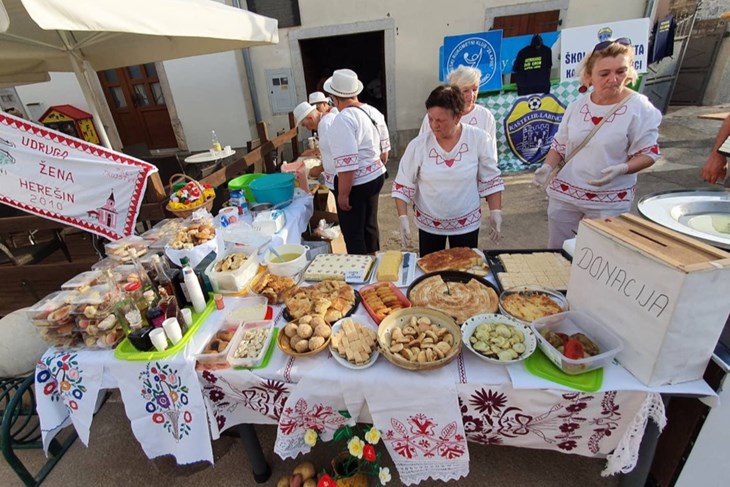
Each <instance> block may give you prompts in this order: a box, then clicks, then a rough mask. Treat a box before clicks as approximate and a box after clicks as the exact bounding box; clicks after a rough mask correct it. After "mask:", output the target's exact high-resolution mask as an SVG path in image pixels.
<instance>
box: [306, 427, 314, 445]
mask: <svg viewBox="0 0 730 487" xmlns="http://www.w3.org/2000/svg"><path fill="white" fill-rule="evenodd" d="M304 443H306V444H307V445H308V446H314V445H316V444H317V432H316V431H315V430H313V429H312V428H309V429H307V431H305V432H304Z"/></svg>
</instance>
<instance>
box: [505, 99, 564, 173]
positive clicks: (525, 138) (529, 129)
mask: <svg viewBox="0 0 730 487" xmlns="http://www.w3.org/2000/svg"><path fill="white" fill-rule="evenodd" d="M564 113H565V105H564V104H563V103H562V102H561V101H560V100H558V99H557V98H556V97H555V96H553V95H551V94H549V93H548V94H544V95H530V96H523V97H521V98H517V99H516V100H515V101H514V103H513V104H512V108H511V109H510V110H509V112H508V113H507V116H506V117H505V119H504V135H505V137H506V138H507V143H508V144H509V148H510V150H511V151H512V153H513V154H514V155H515V156H517V158H518V159H519V160H520V161H522V162H523V163H524V164H536V163H538V162H542V161H543V160H544V159H545V156H546V155H547V153H548V151H549V150H550V145H551V144H552V143H553V137H554V136H555V134H556V133H557V131H558V126H559V125H560V121H561V120H562V119H563V114H564Z"/></svg>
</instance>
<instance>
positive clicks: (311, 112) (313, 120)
mask: <svg viewBox="0 0 730 487" xmlns="http://www.w3.org/2000/svg"><path fill="white" fill-rule="evenodd" d="M298 115H299V116H298ZM335 116H336V113H331V112H330V113H322V112H320V111H319V110H317V109H316V108H314V107H313V106H312V105H310V104H309V103H307V102H306V101H304V102H302V103H300V104H299V105H297V107H296V108H295V109H294V119H295V120H296V123H297V125H301V126H303V127H305V128H308V129H309V130H311V131H312V132H315V131H316V132H317V134H318V135H319V157H320V159H321V160H322V171H323V173H324V184H325V185H326V186H327V187H328V188H329V189H330V190H334V189H335V163H334V160H333V159H332V151H331V149H330V144H329V137H328V132H329V128H330V126H331V125H332V122H333V121H334V119H335ZM307 152H308V151H305V152H304V153H302V154H303V155H306V153H307ZM318 174H319V173H318V172H317V168H313V169H312V170H311V171H310V173H309V175H310V176H318Z"/></svg>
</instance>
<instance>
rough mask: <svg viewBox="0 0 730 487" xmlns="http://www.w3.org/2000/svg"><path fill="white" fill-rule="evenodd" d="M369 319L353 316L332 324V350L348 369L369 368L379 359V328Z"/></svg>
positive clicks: (336, 358) (333, 354)
mask: <svg viewBox="0 0 730 487" xmlns="http://www.w3.org/2000/svg"><path fill="white" fill-rule="evenodd" d="M367 321H368V320H366V319H358V317H357V316H353V317H351V318H343V319H341V320H339V321H338V322H336V323H335V324H334V325H332V340H331V341H330V352H331V353H332V357H334V359H335V360H336V361H337V362H339V363H340V364H341V365H343V366H344V367H347V368H348V369H367V368H368V367H370V366H371V365H373V364H374V363H375V361H376V360H377V359H378V355H379V354H378V334H377V328H376V327H374V326H373V325H370V324H368V323H367Z"/></svg>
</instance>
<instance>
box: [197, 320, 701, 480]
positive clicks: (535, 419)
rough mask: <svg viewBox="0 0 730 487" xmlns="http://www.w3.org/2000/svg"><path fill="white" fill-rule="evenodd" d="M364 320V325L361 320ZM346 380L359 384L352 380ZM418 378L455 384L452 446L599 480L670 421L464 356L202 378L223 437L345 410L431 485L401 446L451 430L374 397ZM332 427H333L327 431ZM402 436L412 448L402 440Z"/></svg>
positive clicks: (636, 402)
mask: <svg viewBox="0 0 730 487" xmlns="http://www.w3.org/2000/svg"><path fill="white" fill-rule="evenodd" d="M358 319H362V317H360V316H358ZM283 324H285V320H284V319H283V318H282V317H279V318H278V320H277V326H282V325H283ZM515 367H522V365H515ZM348 374H357V375H353V376H352V377H351V378H348V377H349V376H348ZM420 375H422V376H423V377H424V378H425V382H426V383H428V379H429V378H433V380H434V382H433V384H442V383H445V382H446V381H444V378H445V377H449V380H450V381H451V384H453V386H454V387H455V389H456V393H457V396H458V407H459V414H458V416H457V417H458V418H460V424H457V425H456V431H454V432H453V435H454V437H455V436H456V435H463V436H465V437H466V439H468V441H470V442H476V443H482V444H499V445H509V446H518V447H527V448H541V449H550V450H555V451H560V452H563V453H571V454H579V455H585V456H592V457H606V458H607V465H606V469H605V470H604V472H603V475H610V474H613V473H618V472H628V471H630V470H632V469H633V468H634V466H635V465H636V461H637V458H638V451H639V444H640V441H641V438H642V436H643V433H644V428H645V425H646V421H647V420H648V419H652V420H654V421H655V422H657V424H659V426H660V427H663V425H664V422H665V417H664V408H663V406H662V403H661V400H660V397H659V394H657V393H655V392H651V391H647V390H646V388H645V387H644V388H641V387H638V386H636V387H630V386H628V385H627V384H625V383H623V382H622V384H624V385H625V386H626V390H623V389H621V390H616V389H612V388H611V385H612V383H611V382H606V381H604V388H603V389H602V390H600V391H599V392H596V393H582V392H577V391H570V390H563V389H564V388H563V387H556V385H553V386H554V387H550V388H545V389H542V388H539V387H537V388H530V389H518V388H516V387H515V386H513V385H512V381H511V380H510V374H509V373H508V370H507V368H505V367H502V366H495V365H491V364H488V363H486V362H484V361H482V360H480V359H479V358H477V357H476V356H475V355H473V354H471V353H468V352H464V353H462V354H460V355H459V356H458V357H457V358H456V360H454V361H453V362H452V363H451V364H449V365H448V366H447V367H445V368H442V369H438V370H435V371H428V372H421V373H415V374H414V373H413V372H409V371H404V370H400V369H398V368H396V367H395V366H393V365H392V364H390V363H388V362H387V361H386V360H385V359H383V358H382V357H381V358H379V359H378V362H377V363H376V364H375V365H374V366H373V367H371V368H370V369H366V370H360V371H349V370H347V369H344V368H342V367H341V366H339V364H337V363H335V362H334V360H333V359H332V358H331V357H330V356H329V353H328V352H323V353H321V354H318V355H316V356H314V357H307V358H296V359H295V358H292V357H289V356H287V355H284V354H283V353H282V352H281V351H280V350H278V348H277V349H275V350H274V353H273V356H272V358H271V361H270V362H269V364H268V365H267V366H266V367H265V368H262V369H258V370H253V371H244V370H233V369H221V370H213V371H202V372H199V377H200V380H201V384H202V386H203V390H204V395H205V398H206V402H207V404H208V414H209V416H210V421H211V423H214V424H216V426H217V427H218V428H220V431H223V430H224V429H226V428H228V427H231V426H234V425H236V424H240V423H260V424H279V436H280V437H281V436H282V432H281V425H282V424H286V425H288V426H287V427H286V429H287V431H288V430H289V429H290V428H292V424H295V425H296V424H297V423H296V422H294V423H292V413H293V412H294V411H295V408H297V407H298V406H297V404H298V405H299V409H300V410H306V411H310V410H312V408H313V406H315V405H322V406H323V407H324V408H325V409H323V411H325V412H326V413H327V414H330V413H332V412H335V411H337V410H338V408H344V409H346V410H347V411H348V412H349V413H350V414H351V416H352V417H353V418H358V422H367V423H370V422H372V423H373V424H374V425H375V426H376V427H378V428H379V429H381V431H382V432H383V440H384V442H385V444H386V446H387V447H388V450H389V452H390V453H391V457H392V458H393V460H394V462H395V463H396V466H397V467H398V471H399V474H400V475H401V481H403V482H409V481H413V482H416V481H418V480H420V479H421V478H427V477H426V474H425V473H424V472H425V470H423V472H422V473H421V474H419V473H418V472H420V471H421V470H420V468H419V467H418V466H417V465H418V458H417V457H416V451H413V455H414V459H411V465H415V466H416V467H415V468H414V469H410V467H409V466H408V463H409V459H407V458H405V457H406V456H407V454H405V452H407V451H410V450H409V448H408V447H407V446H406V447H404V446H403V445H408V443H409V442H412V438H415V437H417V436H418V435H422V436H424V437H425V436H428V437H432V434H433V433H435V434H437V436H438V434H441V433H442V432H443V433H446V434H451V431H452V429H451V427H450V423H451V421H445V420H442V419H441V418H438V419H437V418H435V417H433V416H432V415H429V414H428V413H429V412H430V410H431V409H432V406H430V405H427V404H424V407H423V408H421V409H422V410H421V411H416V410H415V408H412V407H411V408H409V407H404V408H403V409H402V410H401V409H398V408H394V407H392V403H391V404H389V403H388V402H387V401H386V400H383V402H382V403H381V402H379V400H378V398H377V396H376V397H375V398H372V397H371V396H370V394H369V393H368V391H370V390H373V389H378V390H381V391H384V392H385V393H384V394H382V396H381V397H383V398H386V396H387V395H393V394H402V395H407V394H408V390H409V388H411V386H412V385H413V384H414V383H415V382H416V381H417V379H418V376H420ZM611 377H613V375H612V374H609V379H611ZM343 378H344V379H346V380H343ZM323 381H324V382H323ZM363 384H364V385H363ZM374 384H375V385H376V386H375V387H373V385H374ZM546 387H549V385H548V386H546ZM332 388H335V389H338V392H337V393H333V392H327V393H325V394H323V393H322V390H323V389H325V390H331V389H332ZM436 390H438V391H439V394H441V393H442V391H441V389H437V388H436V387H431V388H430V390H429V391H428V393H427V394H425V395H426V396H427V397H430V396H433V395H435V394H434V391H436ZM702 391H704V393H706V394H712V391H711V390H710V389H709V387H707V386H705V388H704V389H696V390H695V391H694V392H693V393H698V394H702ZM675 392H681V391H675ZM423 395H424V394H422V395H417V394H414V395H413V396H412V397H413V399H412V403H413V404H415V405H416V406H418V405H420V403H421V401H422V397H421V396H423ZM327 398H329V399H327ZM333 398H334V399H333ZM415 398H418V399H415ZM364 405H367V406H368V407H367V408H366V407H364ZM374 406H375V407H374ZM287 410H290V411H292V413H288V412H287ZM296 414H300V413H299V412H296V413H295V414H294V416H296ZM420 414H423V415H420ZM300 416H301V414H300ZM304 416H306V414H305V415H304ZM389 416H390V417H389ZM333 417H334V416H333ZM393 420H394V421H393ZM304 423H305V421H304V420H300V421H299V425H300V426H296V427H294V429H295V430H297V429H298V430H299V431H297V435H299V436H297V439H296V440H292V439H291V438H287V440H285V441H281V442H279V445H278V450H277V451H278V452H279V453H280V454H281V455H282V456H294V455H296V454H298V453H300V452H305V451H308V447H306V445H304V443H303V440H299V439H298V438H299V437H303V432H302V431H301V429H302V427H303V426H301V425H303V424H304ZM333 428H335V426H332V427H328V428H325V430H332V429H333ZM422 431H423V432H424V433H421V432H422ZM300 433H301V434H300ZM388 435H390V436H388ZM285 436H287V437H294V436H296V435H293V434H287V435H285ZM406 437H407V438H408V439H407V440H403V438H406ZM404 454H405V456H404ZM449 454H451V455H456V459H457V463H458V460H459V459H460V458H462V457H463V458H466V459H468V451H465V452H464V454H462V455H459V453H458V452H456V453H454V452H450V453H449ZM452 461H453V460H452ZM467 461H468V460H467ZM450 471H451V472H452V473H453V474H454V475H455V474H456V473H457V472H461V471H462V470H461V466H457V467H455V468H453V469H451V470H450ZM419 475H420V476H419ZM440 475H443V472H440V470H439V468H438V467H436V468H433V469H432V470H431V471H430V473H429V474H428V476H431V477H434V478H441V477H440ZM455 478H458V477H455Z"/></svg>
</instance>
